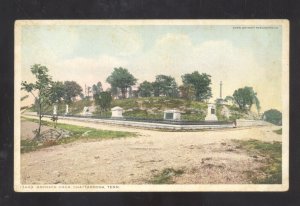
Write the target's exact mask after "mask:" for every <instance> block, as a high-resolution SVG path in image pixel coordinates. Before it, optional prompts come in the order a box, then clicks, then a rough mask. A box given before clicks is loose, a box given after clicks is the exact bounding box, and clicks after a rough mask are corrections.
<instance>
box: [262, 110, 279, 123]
mask: <svg viewBox="0 0 300 206" xmlns="http://www.w3.org/2000/svg"><path fill="white" fill-rule="evenodd" d="M263 119H264V120H265V121H267V122H270V123H272V124H275V125H282V113H281V112H280V111H278V110H276V109H270V110H268V111H266V112H264V114H263Z"/></svg>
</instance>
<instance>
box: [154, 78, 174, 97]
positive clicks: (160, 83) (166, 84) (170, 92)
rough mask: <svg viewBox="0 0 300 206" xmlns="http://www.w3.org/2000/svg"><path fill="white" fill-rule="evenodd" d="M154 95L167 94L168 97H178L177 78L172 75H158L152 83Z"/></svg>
mask: <svg viewBox="0 0 300 206" xmlns="http://www.w3.org/2000/svg"><path fill="white" fill-rule="evenodd" d="M152 86H153V90H154V96H156V97H158V96H160V95H165V96H167V97H177V96H178V94H179V92H178V87H177V83H176V81H175V79H174V78H173V77H171V76H166V75H157V76H156V78H155V81H154V82H153V83H152Z"/></svg>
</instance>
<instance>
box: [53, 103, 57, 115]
mask: <svg viewBox="0 0 300 206" xmlns="http://www.w3.org/2000/svg"><path fill="white" fill-rule="evenodd" d="M53 115H57V105H56V104H55V105H54V106H53Z"/></svg>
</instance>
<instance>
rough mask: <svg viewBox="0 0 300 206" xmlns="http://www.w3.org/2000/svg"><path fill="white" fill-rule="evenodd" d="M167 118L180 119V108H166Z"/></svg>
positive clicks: (165, 114) (165, 116)
mask: <svg viewBox="0 0 300 206" xmlns="http://www.w3.org/2000/svg"><path fill="white" fill-rule="evenodd" d="M164 119H165V120H180V112H179V111H178V110H165V111H164Z"/></svg>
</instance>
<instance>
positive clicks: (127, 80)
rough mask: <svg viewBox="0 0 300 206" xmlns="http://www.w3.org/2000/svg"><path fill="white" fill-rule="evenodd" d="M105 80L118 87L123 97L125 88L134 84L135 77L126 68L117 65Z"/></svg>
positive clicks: (113, 86)
mask: <svg viewBox="0 0 300 206" xmlns="http://www.w3.org/2000/svg"><path fill="white" fill-rule="evenodd" d="M106 81H107V82H108V83H109V84H110V85H111V87H112V88H114V89H116V88H119V89H120V90H121V93H122V98H125V97H126V92H127V90H128V89H129V88H130V87H131V86H133V85H135V84H136V81H137V79H136V78H134V76H133V75H132V74H131V73H129V72H128V70H127V69H125V68H122V67H119V68H114V71H113V72H112V73H111V75H110V76H108V77H107V79H106Z"/></svg>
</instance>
